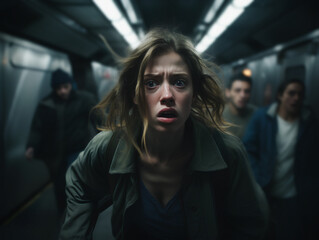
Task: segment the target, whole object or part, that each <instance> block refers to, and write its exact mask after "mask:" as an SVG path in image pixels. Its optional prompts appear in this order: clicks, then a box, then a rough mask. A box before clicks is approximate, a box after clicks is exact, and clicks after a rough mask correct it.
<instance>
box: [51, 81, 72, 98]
mask: <svg viewBox="0 0 319 240" xmlns="http://www.w3.org/2000/svg"><path fill="white" fill-rule="evenodd" d="M71 90H72V85H71V83H63V84H60V85H59V86H58V87H57V88H56V89H55V92H56V94H57V95H58V97H59V98H61V99H63V100H67V99H68V98H69V96H70V93H71Z"/></svg>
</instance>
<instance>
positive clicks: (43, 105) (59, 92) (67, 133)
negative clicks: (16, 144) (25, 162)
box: [25, 69, 95, 211]
mask: <svg viewBox="0 0 319 240" xmlns="http://www.w3.org/2000/svg"><path fill="white" fill-rule="evenodd" d="M72 82H73V80H72V78H71V76H70V75H69V74H67V73H66V72H64V71H62V70H60V69H58V70H56V71H54V72H53V73H52V77H51V87H52V89H53V91H52V92H51V93H50V94H49V95H48V96H47V97H45V98H44V99H43V100H42V101H41V102H40V103H39V105H38V107H37V109H36V112H35V115H34V117H33V122H32V126H31V131H30V135H29V140H28V143H27V150H26V152H25V156H26V158H28V159H32V158H37V159H41V160H43V161H44V162H45V163H46V164H47V166H48V168H49V172H50V175H51V178H52V180H53V182H54V185H55V195H56V198H57V204H58V208H59V210H60V211H63V210H64V208H65V193H64V188H65V172H66V169H67V167H68V166H69V165H70V164H71V162H72V161H73V160H75V159H76V157H77V155H78V154H79V152H80V151H82V150H83V149H84V148H85V146H86V144H87V143H88V142H89V140H90V139H91V137H92V136H90V132H89V112H90V110H91V108H92V107H93V106H94V104H95V97H94V96H93V95H92V94H90V93H87V92H82V91H75V90H74V89H73V87H72Z"/></svg>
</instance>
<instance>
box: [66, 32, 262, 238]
mask: <svg viewBox="0 0 319 240" xmlns="http://www.w3.org/2000/svg"><path fill="white" fill-rule="evenodd" d="M123 65H124V67H123V70H122V72H121V75H120V78H119V82H118V84H117V86H116V87H115V88H114V89H113V90H112V91H111V93H110V94H109V95H108V96H107V97H106V98H105V99H104V100H103V101H102V102H101V103H100V104H99V105H98V106H97V109H101V112H105V109H106V108H108V115H107V119H106V123H105V127H104V130H105V131H102V132H101V133H99V134H98V135H97V136H96V137H95V138H94V139H93V140H92V141H91V142H90V143H89V145H88V146H87V148H86V150H85V151H84V152H82V153H81V154H80V156H79V158H78V159H77V160H76V161H75V162H74V164H73V165H72V166H71V167H70V169H69V171H68V173H67V189H66V192H67V196H68V208H67V215H66V220H65V223H64V226H63V228H62V232H61V238H62V239H90V238H91V235H92V229H93V227H94V224H95V220H96V211H97V202H98V200H99V199H101V197H103V196H105V195H107V194H110V193H111V194H112V197H113V215H112V230H113V235H114V236H115V238H116V239H217V238H219V239H222V238H223V239H231V238H233V239H259V238H261V236H262V235H263V233H264V231H265V227H266V226H265V225H266V217H265V206H264V205H263V204H264V199H263V198H262V197H261V196H260V195H259V194H258V191H259V189H258V187H257V185H256V183H255V182H254V181H253V178H252V175H251V172H250V170H249V169H248V167H247V162H246V153H245V151H244V149H243V147H242V145H241V143H240V142H239V141H238V139H237V138H235V137H232V136H230V135H228V134H225V133H224V127H223V124H224V123H223V120H222V117H221V113H222V110H223V104H224V101H223V97H222V92H221V89H220V87H219V85H218V84H217V81H216V80H217V77H216V75H215V74H214V73H213V72H211V71H210V70H209V68H208V66H207V65H205V63H204V61H203V60H202V59H201V58H200V56H199V55H198V54H197V53H196V51H195V49H194V47H193V45H192V44H191V42H190V41H189V40H188V39H187V38H186V37H184V36H182V35H180V34H177V33H173V32H170V31H167V30H163V29H155V30H153V31H151V32H150V33H149V34H148V35H147V36H146V38H145V40H144V41H143V42H142V43H141V44H140V46H139V47H137V48H136V49H135V50H134V51H132V53H131V54H130V56H129V57H128V58H127V59H125V61H124V63H123ZM209 109H213V110H212V111H209ZM115 135H118V136H119V140H114V139H115V137H112V136H115ZM114 144H115V147H110V145H114ZM111 148H113V150H111Z"/></svg>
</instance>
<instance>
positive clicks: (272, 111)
mask: <svg viewBox="0 0 319 240" xmlns="http://www.w3.org/2000/svg"><path fill="white" fill-rule="evenodd" d="M277 108H278V103H277V102H275V103H273V104H271V105H270V106H269V108H268V110H267V115H268V116H270V117H272V118H275V117H276V116H277ZM310 116H311V111H310V109H309V108H307V107H306V106H302V108H301V115H300V119H301V120H302V121H307V120H308V119H309V118H310Z"/></svg>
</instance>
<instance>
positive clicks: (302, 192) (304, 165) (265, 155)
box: [243, 79, 319, 240]
mask: <svg viewBox="0 0 319 240" xmlns="http://www.w3.org/2000/svg"><path fill="white" fill-rule="evenodd" d="M304 96H305V86H304V83H303V82H302V81H301V80H299V79H290V80H286V81H284V82H282V83H281V85H280V86H279V88H278V93H277V102H276V103H273V104H271V105H270V106H268V107H266V108H262V109H260V110H258V111H257V112H256V113H255V114H254V116H253V117H252V120H251V122H250V124H249V126H248V127H247V131H246V134H245V136H244V139H243V142H244V144H245V146H246V149H247V151H248V155H249V159H250V163H251V166H252V169H253V172H254V175H255V177H256V180H257V182H258V183H259V184H260V185H261V186H262V188H263V189H264V191H265V193H266V196H267V198H268V200H269V204H270V208H271V219H272V223H273V224H274V226H273V227H274V229H272V232H271V233H270V236H269V239H290V240H293V239H300V240H301V239H302V240H306V239H319V234H318V233H319V231H318V227H319V221H318V217H319V205H318V203H319V191H318V190H319V174H318V169H319V151H318V147H319V142H318V121H317V119H316V118H315V116H314V114H313V112H312V111H311V110H310V109H309V108H307V107H305V106H304V105H303V100H304Z"/></svg>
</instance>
